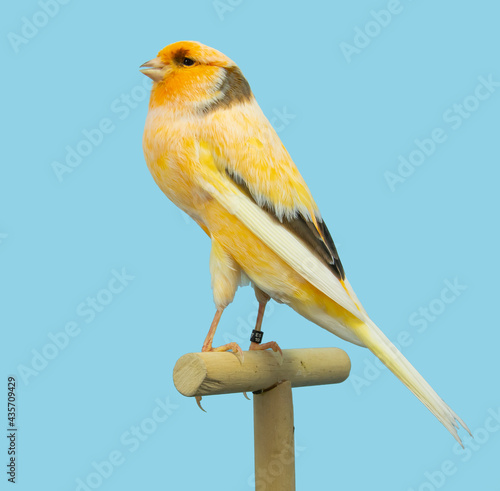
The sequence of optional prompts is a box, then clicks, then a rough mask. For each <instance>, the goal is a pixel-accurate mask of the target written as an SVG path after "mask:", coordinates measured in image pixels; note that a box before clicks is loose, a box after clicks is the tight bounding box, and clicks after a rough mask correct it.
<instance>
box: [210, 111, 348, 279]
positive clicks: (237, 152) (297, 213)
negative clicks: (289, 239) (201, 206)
mask: <svg viewBox="0 0 500 491" xmlns="http://www.w3.org/2000/svg"><path fill="white" fill-rule="evenodd" d="M221 136H222V138H221ZM201 139H202V140H203V141H205V142H206V143H207V144H208V145H209V146H210V148H211V150H212V153H213V156H214V159H215V163H216V166H217V168H218V169H219V170H220V171H221V172H224V173H226V174H227V176H228V177H229V178H230V179H231V180H232V181H233V182H234V183H235V184H236V185H237V186H238V187H239V189H240V191H241V192H242V193H244V194H246V195H247V196H249V197H251V199H252V200H253V201H254V202H255V203H256V204H257V205H258V206H260V207H261V208H262V209H263V210H265V211H266V212H268V213H269V214H270V215H272V216H273V217H275V218H276V219H278V221H279V222H280V223H281V224H282V225H283V226H284V227H285V228H287V229H288V230H289V231H290V232H292V234H294V235H296V236H297V237H299V238H300V239H301V240H302V241H303V242H304V243H305V244H307V245H308V246H309V248H310V249H311V251H312V252H313V253H314V254H315V255H316V256H318V257H319V258H320V259H321V260H322V261H323V262H324V263H325V265H326V266H327V267H329V268H330V270H331V271H332V272H333V274H334V275H335V276H336V277H337V278H338V279H339V280H345V272H344V268H343V266H342V263H341V261H340V258H339V254H338V252H337V248H336V247H335V244H334V242H333V239H332V237H331V235H330V232H329V230H328V228H327V226H326V224H325V222H324V221H323V219H322V218H321V214H320V212H319V209H318V206H317V205H316V203H315V202H314V199H313V197H312V195H311V192H310V191H309V188H308V187H307V184H306V183H305V181H304V179H303V177H302V176H301V175H300V173H299V171H298V169H297V167H296V166H295V164H294V162H293V161H292V159H291V157H290V155H289V154H288V152H287V150H286V148H285V147H284V145H283V144H282V142H281V140H280V138H279V137H278V135H277V134H276V131H275V130H274V128H273V127H272V126H271V124H270V123H269V121H268V120H267V118H266V117H265V115H264V114H263V113H262V111H261V110H260V108H259V106H258V105H257V103H256V102H255V101H253V102H252V103H251V104H248V105H244V106H241V105H240V106H237V107H235V108H234V109H232V110H228V111H218V112H216V113H215V114H214V115H213V116H212V120H211V121H210V122H209V123H208V124H207V125H206V126H205V130H204V131H203V130H202V134H201Z"/></svg>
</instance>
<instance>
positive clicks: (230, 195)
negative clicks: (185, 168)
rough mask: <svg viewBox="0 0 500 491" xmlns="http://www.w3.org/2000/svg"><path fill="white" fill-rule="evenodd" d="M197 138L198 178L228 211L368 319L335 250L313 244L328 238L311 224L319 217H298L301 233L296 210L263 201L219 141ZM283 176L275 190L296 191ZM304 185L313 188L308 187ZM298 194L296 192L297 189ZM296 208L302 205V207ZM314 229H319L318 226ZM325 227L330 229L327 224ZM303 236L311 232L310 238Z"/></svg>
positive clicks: (349, 308) (306, 275)
mask: <svg viewBox="0 0 500 491" xmlns="http://www.w3.org/2000/svg"><path fill="white" fill-rule="evenodd" d="M197 144H198V149H197V150H198V162H199V166H198V167H197V172H196V179H197V181H198V185H199V186H200V187H201V188H202V189H203V190H204V191H205V192H207V193H208V194H209V195H210V196H211V197H212V198H214V199H216V200H217V201H218V202H219V203H220V204H221V205H222V206H223V207H224V208H225V209H226V210H227V211H228V212H229V213H231V214H232V215H234V216H236V217H237V218H238V219H239V220H240V221H241V222H242V223H243V224H244V225H245V226H246V227H247V228H248V229H249V230H251V231H252V232H253V233H254V234H255V235H256V236H257V237H259V239H260V240H262V241H263V242H264V243H265V244H266V245H267V246H268V247H270V248H271V249H272V250H273V251H274V252H275V253H276V254H278V256H280V257H281V258H282V259H283V260H284V261H285V262H286V263H287V264H288V265H289V266H290V267H292V268H293V269H294V270H295V271H297V272H298V273H299V274H300V275H301V276H302V277H304V278H305V279H306V280H307V281H308V282H310V283H311V284H312V285H314V286H315V287H316V288H318V289H319V290H320V291H322V292H323V293H325V294H326V295H327V296H329V297H330V298H331V299H332V300H334V301H335V302H336V303H338V304H339V305H340V306H342V307H343V308H345V309H346V310H347V311H349V312H351V313H352V314H353V315H354V316H356V317H358V318H359V319H360V320H363V321H365V320H366V319H367V318H368V316H367V315H366V312H365V311H364V309H363V308H362V307H361V305H360V304H359V301H358V300H357V298H356V295H355V294H354V292H353V291H352V288H351V287H350V285H349V283H348V281H347V280H344V279H343V278H342V277H339V276H337V274H335V271H332V268H331V266H332V264H335V261H334V260H335V257H334V256H333V258H332V259H333V262H332V264H330V263H328V261H325V259H324V258H323V256H322V255H321V254H320V253H318V252H317V248H318V247H319V246H318V247H315V248H313V247H311V242H312V241H313V240H314V241H315V243H318V242H320V241H322V242H323V243H324V244H325V247H326V246H327V242H325V241H323V239H322V237H321V229H317V228H315V227H314V228H313V227H311V223H314V221H313V220H309V224H308V223H307V222H308V218H310V217H308V216H304V214H303V215H302V218H300V219H299V220H301V221H302V222H305V224H304V225H302V228H301V229H300V232H302V233H297V228H298V226H296V225H295V226H294V225H290V222H293V220H290V218H291V217H293V215H292V214H288V213H280V211H281V210H282V209H283V207H282V206H281V203H280V201H278V202H277V203H274V204H273V203H272V202H271V203H268V202H267V201H265V202H262V198H259V197H258V195H256V193H255V191H254V193H252V188H251V184H250V183H249V182H248V181H247V180H246V179H244V177H243V175H244V173H241V172H238V178H235V177H234V175H235V174H234V171H233V172H232V171H231V166H230V162H227V161H225V160H223V159H221V153H220V151H219V149H217V148H216V147H214V145H213V144H212V143H211V142H207V141H204V140H200V141H199V142H198V143H197ZM228 169H229V171H228ZM290 169H292V170H295V173H296V176H298V177H299V178H300V181H302V182H303V179H302V177H301V176H300V174H299V173H298V171H297V170H296V168H295V166H293V167H290ZM242 174H243V175H242ZM292 176H293V174H292ZM300 181H299V182H300ZM284 182H286V178H284V179H283V178H282V179H281V182H280V183H279V184H276V183H275V188H277V187H278V186H280V187H281V188H282V189H279V190H277V191H276V192H278V193H279V192H280V193H282V194H283V195H284V194H285V193H287V194H288V195H293V194H294V189H293V184H288V186H285V185H284V184H283V183H284ZM304 186H305V183H304ZM305 189H306V190H307V192H308V193H309V190H308V189H307V187H305ZM295 195H296V196H297V194H295ZM309 195H310V193H309ZM302 196H304V194H303V195H302ZM273 198H275V196H273ZM266 199H267V198H266ZM308 205H309V206H310V207H311V210H314V209H315V208H314V207H315V206H316V205H315V203H314V202H313V201H312V198H311V201H310V202H309V203H308ZM280 206H281V209H280ZM297 208H299V209H300V207H297ZM276 210H278V211H276ZM288 216H290V218H288ZM314 229H315V230H316V232H314ZM324 230H327V229H326V227H325V229H324ZM304 236H307V239H305V238H304ZM328 236H329V234H328ZM330 240H331V237H330ZM332 244H333V241H332ZM333 247H334V246H333ZM335 252H336V251H335ZM337 257H338V256H337ZM337 264H338V263H337ZM341 271H343V270H341ZM332 273H333V274H332Z"/></svg>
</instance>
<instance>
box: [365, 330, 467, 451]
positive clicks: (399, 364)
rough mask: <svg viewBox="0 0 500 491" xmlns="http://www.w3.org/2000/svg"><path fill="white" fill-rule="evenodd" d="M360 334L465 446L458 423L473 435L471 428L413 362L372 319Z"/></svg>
mask: <svg viewBox="0 0 500 491" xmlns="http://www.w3.org/2000/svg"><path fill="white" fill-rule="evenodd" d="M356 335H357V336H358V337H359V338H360V339H361V340H362V341H363V343H364V344H365V345H366V347H367V348H368V349H369V350H370V351H372V352H373V354H375V355H376V356H377V357H378V358H379V359H380V360H381V361H382V363H384V365H385V366H386V367H387V368H388V369H389V370H390V371H391V372H392V373H394V375H396V377H398V379H399V380H401V382H403V383H404V384H405V385H406V387H408V388H409V389H410V390H411V391H412V392H413V393H414V394H415V395H416V396H417V397H418V398H419V399H420V400H421V401H422V402H423V403H424V404H425V406H426V407H427V408H428V409H429V411H431V412H432V414H434V416H436V418H437V419H438V420H439V421H441V423H443V425H444V426H445V427H446V428H447V429H448V431H449V432H450V433H451V434H452V435H453V436H454V437H455V439H456V440H457V441H458V442H459V443H460V445H462V440H460V437H459V436H458V432H457V428H459V425H458V424H457V422H458V423H460V424H461V425H462V426H463V427H464V428H465V429H466V430H467V431H468V433H469V435H471V436H472V433H471V432H470V430H469V428H467V425H466V424H465V423H464V422H463V421H462V420H461V419H460V418H459V417H458V415H457V414H456V413H455V412H454V411H453V410H452V409H451V408H450V407H449V406H448V404H446V403H445V402H444V401H443V400H442V399H441V398H440V397H439V396H438V395H437V393H436V392H435V391H434V389H433V388H432V387H431V386H430V385H429V384H428V383H427V382H426V381H425V379H424V378H423V377H422V375H420V373H418V372H417V370H415V368H414V367H413V366H412V365H411V363H410V362H409V361H408V360H407V359H406V358H405V357H404V356H403V355H402V354H401V353H400V352H399V350H398V349H397V348H396V346H394V345H393V344H392V343H391V342H390V341H389V339H387V337H386V336H385V335H384V333H383V332H382V331H381V330H380V329H379V328H378V327H377V326H376V325H375V324H374V323H373V322H372V321H371V320H368V321H367V322H366V323H365V326H363V327H361V328H359V329H356ZM462 446H463V445H462Z"/></svg>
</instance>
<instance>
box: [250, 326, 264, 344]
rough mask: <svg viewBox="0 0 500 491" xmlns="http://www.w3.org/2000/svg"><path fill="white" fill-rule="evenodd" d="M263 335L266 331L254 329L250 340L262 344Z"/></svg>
mask: <svg viewBox="0 0 500 491" xmlns="http://www.w3.org/2000/svg"><path fill="white" fill-rule="evenodd" d="M263 336H264V331H257V330H255V329H254V330H253V331H252V334H251V335H250V341H252V343H257V344H260V343H261V342H262V337H263Z"/></svg>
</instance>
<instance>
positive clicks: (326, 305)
mask: <svg viewBox="0 0 500 491" xmlns="http://www.w3.org/2000/svg"><path fill="white" fill-rule="evenodd" d="M141 71H142V72H143V73H144V74H145V75H147V76H148V77H150V78H151V79H152V80H153V82H154V83H153V87H152V90H151V99H150V102H149V112H148V115H147V119H146V125H145V129H144V138H143V149H144V155H145V159H146V162H147V165H148V167H149V170H150V171H151V174H152V175H153V178H154V180H155V181H156V183H157V184H158V186H159V187H160V189H161V190H162V191H163V192H164V193H165V194H166V195H167V196H168V198H170V200H171V201H173V203H174V204H175V205H177V206H178V207H179V208H181V209H182V210H184V211H185V212H186V213H187V214H188V215H189V216H191V217H192V218H193V219H194V220H195V221H196V222H197V223H198V224H199V225H200V227H201V228H202V229H203V230H204V231H205V232H206V233H207V235H208V236H209V237H210V239H211V242H212V249H211V254H210V272H211V276H212V288H213V295H214V301H215V305H216V308H217V310H216V314H215V317H214V320H213V322H212V325H211V327H210V330H209V333H208V336H207V338H206V339H205V343H204V345H203V348H202V349H203V350H204V351H208V350H213V351H224V350H229V349H232V350H233V351H235V352H240V353H241V350H240V348H239V346H237V345H236V344H235V343H230V344H227V345H224V346H221V347H219V348H213V347H212V340H213V337H214V333H215V329H216V327H217V324H218V322H219V319H220V316H221V314H222V312H223V310H224V309H225V308H226V307H227V305H229V304H230V303H231V302H232V300H233V298H234V295H235V292H236V290H237V288H238V286H239V285H241V284H244V283H245V282H248V280H250V281H251V283H252V285H253V287H254V289H255V292H256V295H257V299H258V301H259V312H258V317H257V323H256V332H257V333H258V331H260V328H261V324H262V317H263V314H264V309H265V306H266V303H267V301H268V300H269V298H272V299H274V300H276V301H278V302H282V303H285V304H287V305H289V306H290V307H292V308H293V309H294V310H295V311H297V312H298V313H299V314H301V315H302V316H304V317H306V318H307V319H309V320H310V321H312V322H314V323H316V324H317V325H319V326H321V327H323V328H324V329H326V330H328V331H330V332H332V333H334V334H336V335H337V336H339V337H341V338H342V339H345V340H347V341H350V342H352V343H354V344H357V345H359V346H365V347H367V348H368V349H370V350H371V351H372V352H373V353H374V354H375V355H376V356H377V357H378V358H380V360H381V361H382V362H383V363H384V364H385V365H386V366H387V367H388V368H389V369H390V370H391V371H392V372H393V373H394V374H395V375H396V376H397V377H398V378H399V379H400V380H401V381H402V382H403V383H404V384H405V385H406V386H407V387H408V388H409V389H410V390H411V391H412V392H413V393H414V394H415V395H416V396H417V397H418V398H419V399H420V400H421V401H422V402H423V403H424V404H425V406H427V408H428V409H429V410H430V411H431V412H432V413H433V414H434V415H435V416H436V417H437V419H438V420H439V421H441V423H442V424H443V425H444V426H445V427H446V428H447V429H448V430H449V431H450V432H451V434H452V435H453V436H454V437H455V438H456V439H457V441H459V442H460V443H461V440H460V438H459V436H458V432H457V428H459V425H458V423H460V424H461V425H462V426H463V427H464V428H465V429H466V430H467V431H468V432H469V434H470V431H469V429H468V428H467V426H466V425H465V423H464V422H463V421H462V420H461V419H460V418H459V417H458V416H457V414H456V413H455V412H453V411H452V410H451V408H450V407H449V406H448V405H447V404H446V403H445V402H444V401H443V400H442V399H441V398H440V397H439V396H438V395H437V393H436V392H435V391H434V390H433V389H432V388H431V386H430V385H429V384H428V383H427V382H426V381H425V380H424V378H423V377H422V376H421V375H420V374H419V373H418V372H417V371H416V370H415V368H413V366H412V365H411V364H410V363H409V362H408V361H407V360H406V358H405V357H404V356H403V355H402V354H401V353H400V352H399V351H398V350H397V348H396V347H395V346H394V345H393V344H392V343H391V342H390V341H389V340H388V339H387V337H386V336H385V335H384V334H383V333H382V331H381V330H380V329H379V328H378V327H377V326H376V325H375V324H374V323H373V321H372V320H371V319H370V318H369V317H368V314H367V313H366V311H365V310H364V308H363V307H362V305H361V303H360V302H359V300H358V298H357V297H356V295H355V293H354V291H353V289H352V288H351V285H350V284H349V282H348V281H347V278H346V276H345V273H344V269H343V267H342V264H341V262H340V259H339V256H338V254H337V250H336V248H335V245H334V243H333V240H332V238H331V236H330V233H329V232H328V229H327V227H326V225H325V222H324V221H323V219H322V217H321V214H320V212H319V210H318V207H317V205H316V203H315V202H314V199H313V197H312V196H311V193H310V191H309V189H308V187H307V185H306V183H305V181H304V179H303V178H302V176H301V175H300V173H299V171H298V170H297V167H296V166H295V164H294V163H293V161H292V159H291V157H290V155H289V154H288V152H287V150H286V148H285V147H284V146H283V144H282V143H281V140H280V139H279V137H278V135H277V134H276V132H275V130H274V129H273V127H272V126H271V124H270V123H269V121H268V120H267V118H266V117H265V116H264V114H263V113H262V111H261V109H260V107H259V105H258V104H257V102H256V100H255V98H254V96H253V94H252V91H251V89H250V86H249V84H248V82H247V80H246V79H245V77H244V76H243V74H242V73H241V70H240V69H239V68H238V66H237V65H236V64H235V63H234V62H233V61H232V60H230V59H229V58H228V57H227V56H225V55H224V54H222V53H221V52H219V51H217V50H215V49H212V48H209V47H208V46H204V45H203V44H200V43H197V42H193V41H182V42H178V43H174V44H171V45H169V46H167V47H166V48H164V49H162V50H161V51H160V52H159V53H158V56H157V57H156V58H154V59H152V60H151V61H148V62H147V63H144V65H142V66H141ZM255 341H256V342H252V344H251V347H250V348H251V349H266V348H272V349H274V350H275V351H276V350H279V347H278V345H277V344H276V343H275V342H271V343H265V344H258V341H259V339H258V337H257V338H256V339H255Z"/></svg>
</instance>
